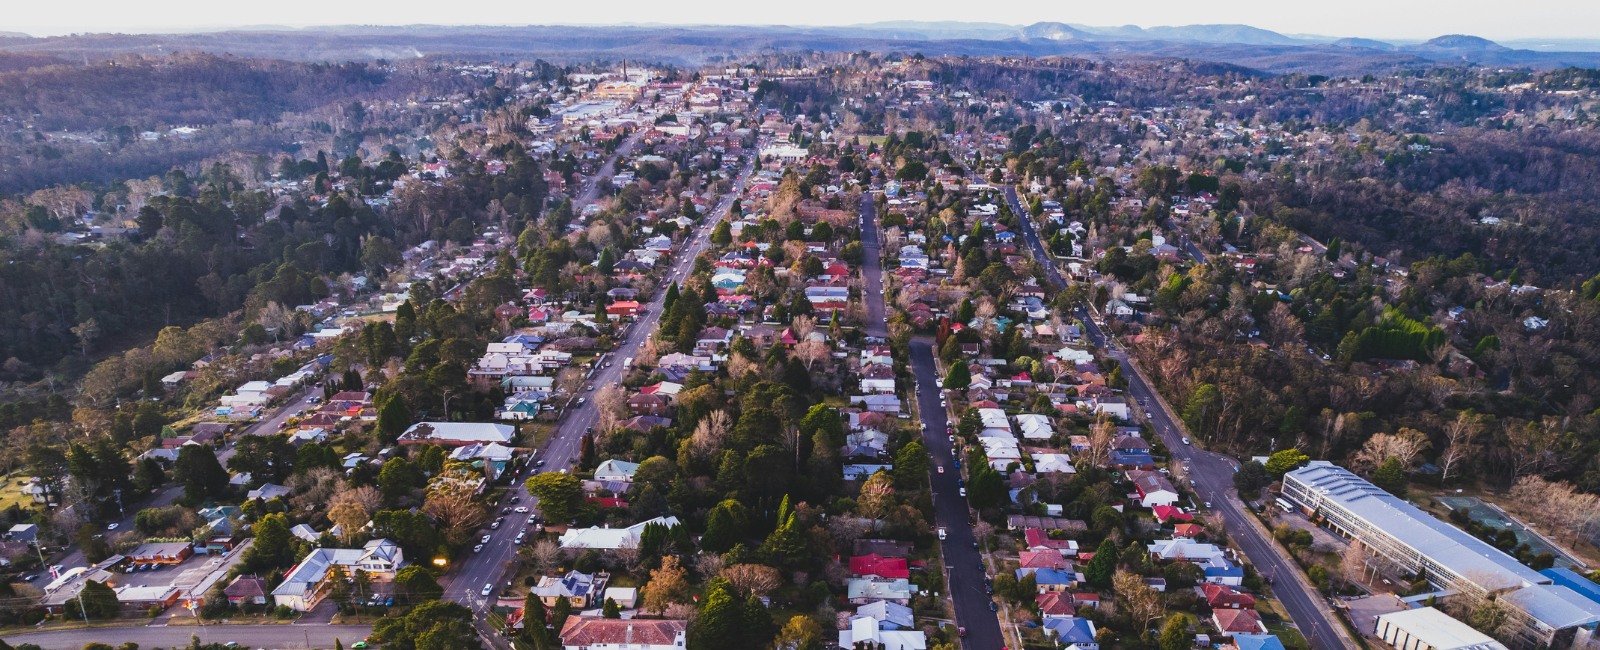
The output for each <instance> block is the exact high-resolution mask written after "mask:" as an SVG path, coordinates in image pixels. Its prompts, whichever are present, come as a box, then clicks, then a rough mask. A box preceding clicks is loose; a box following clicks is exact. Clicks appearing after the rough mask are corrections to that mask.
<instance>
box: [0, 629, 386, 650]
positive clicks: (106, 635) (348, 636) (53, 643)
mask: <svg viewBox="0 0 1600 650" xmlns="http://www.w3.org/2000/svg"><path fill="white" fill-rule="evenodd" d="M371 634H372V626H371V625H206V626H190V625H182V626H166V627H98V628H79V629H72V630H49V631H45V632H26V633H22V634H11V635H7V636H6V638H5V641H6V643H9V644H11V645H18V644H22V643H32V644H34V645H37V646H39V647H41V648H46V649H48V650H78V648H82V647H83V646H84V645H85V644H87V643H90V642H95V641H98V642H100V643H108V644H111V645H119V644H123V643H128V642H130V641H131V642H133V643H137V644H139V647H141V648H152V647H158V646H159V647H167V648H179V647H188V646H189V640H190V637H191V636H198V637H200V642H201V643H227V642H229V641H237V642H239V644H240V647H241V648H253V647H266V648H324V649H326V648H332V647H333V641H334V639H338V640H340V641H342V642H343V643H344V647H346V648H348V647H350V646H351V645H352V644H354V643H355V642H356V641H360V640H362V639H365V638H367V636H369V635H371Z"/></svg>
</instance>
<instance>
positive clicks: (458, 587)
mask: <svg viewBox="0 0 1600 650" xmlns="http://www.w3.org/2000/svg"><path fill="white" fill-rule="evenodd" d="M753 166H754V161H753V160H752V161H751V162H750V163H748V164H746V166H745V168H744V170H743V171H742V172H741V173H740V174H739V178H738V179H737V180H736V181H734V185H733V191H732V193H730V194H727V195H724V196H723V198H722V201H721V202H719V203H718V204H717V206H716V207H715V209H714V210H712V212H711V216H710V217H709V218H707V219H706V221H705V223H704V224H703V226H702V227H701V228H700V229H698V230H697V231H695V233H694V235H693V236H692V238H691V239H689V240H687V241H686V242H685V243H684V244H683V246H684V249H683V250H682V251H680V252H679V254H678V255H677V256H676V257H675V258H674V259H675V261H674V263H673V267H672V273H671V274H670V276H669V277H671V278H672V279H675V280H682V279H683V278H684V277H687V275H688V273H689V271H690V270H692V269H693V268H694V259H695V257H696V256H698V255H699V254H700V253H702V252H704V251H705V249H706V246H707V245H709V243H710V234H711V230H712V228H713V227H715V225H716V223H717V222H718V221H721V220H722V219H723V217H725V216H726V215H727V213H728V209H729V208H730V207H731V206H732V205H733V200H734V199H735V198H736V197H738V196H739V194H740V192H742V191H743V190H744V186H745V183H746V182H747V181H748V180H749V178H750V172H751V171H752V169H753ZM665 299H666V292H665V291H658V292H657V294H656V297H655V298H654V299H652V300H651V301H650V304H649V305H648V307H646V308H645V311H644V312H642V315H641V316H640V317H639V320H638V322H636V323H635V324H633V325H632V326H631V327H630V328H629V329H628V335H627V337H626V339H625V340H624V341H623V342H622V343H621V344H620V345H619V346H618V347H617V349H616V351H615V352H612V353H611V354H610V355H608V356H607V363H608V364H609V366H607V365H602V366H601V367H599V368H597V369H595V371H594V374H593V376H592V377H590V378H589V380H588V381H587V382H585V386H586V387H588V386H593V387H596V388H599V387H602V386H606V385H609V384H611V383H614V382H618V381H621V380H622V375H623V369H622V360H623V359H628V358H631V357H632V356H633V355H634V353H636V352H637V351H638V349H639V348H640V347H642V346H643V345H644V342H645V340H646V339H648V338H649V336H651V335H652V334H653V333H654V332H655V330H656V325H657V323H658V321H659V320H660V318H661V312H662V303H663V302H664V301H665ZM585 393H586V394H585V395H584V402H583V403H582V404H578V405H577V406H576V407H575V408H572V409H571V410H568V411H567V412H566V413H565V419H563V420H562V421H561V423H560V424H559V425H557V429H556V432H555V434H554V435H552V436H551V437H550V440H549V441H548V442H547V443H545V446H544V449H543V450H541V451H539V452H538V453H537V455H536V458H537V459H538V460H542V461H544V463H545V466H544V467H536V468H532V469H531V470H529V471H528V472H527V473H525V474H522V475H520V476H518V477H517V480H514V481H513V482H512V485H511V488H510V489H509V491H508V494H509V495H511V496H515V497H517V498H518V499H519V501H518V503H517V504H515V506H527V507H529V508H533V507H535V506H536V505H537V503H538V501H537V499H535V498H534V497H533V496H532V495H530V494H529V493H528V490H527V487H526V485H525V484H524V480H525V479H526V478H528V477H531V476H532V475H533V473H536V472H537V471H551V472H554V471H560V470H561V469H564V468H567V467H570V466H571V464H572V462H573V461H574V460H575V459H576V458H577V457H578V452H579V450H580V445H581V444H582V439H583V435H584V433H586V432H587V431H589V429H590V428H591V427H593V426H594V424H595V422H596V421H598V420H599V418H600V411H599V408H598V407H597V406H596V405H595V403H594V402H593V401H591V400H589V399H587V398H588V397H589V396H590V394H588V393H587V391H585ZM515 506H513V505H512V504H510V503H509V502H505V501H503V502H502V504H501V506H500V507H502V508H505V507H515ZM526 522H527V515H521V514H518V513H512V514H510V515H506V524H505V525H502V526H501V528H500V530H496V531H489V532H488V535H489V541H488V543H486V544H485V545H484V547H483V550H482V551H480V552H476V553H474V552H471V551H468V552H467V554H466V556H465V557H464V558H457V563H458V567H457V568H456V570H455V571H454V572H453V573H452V575H450V576H447V580H448V585H447V586H446V587H445V595H444V597H445V600H452V601H455V602H458V603H461V604H463V605H466V606H468V607H470V608H472V609H473V610H474V611H478V612H479V613H480V614H481V613H484V612H485V611H486V608H485V605H486V601H487V599H486V598H485V597H484V596H483V588H484V586H485V585H499V586H505V572H506V570H507V569H508V568H509V566H510V563H511V561H512V560H513V559H515V556H516V552H517V548H518V547H517V545H516V544H515V541H514V540H515V538H516V536H517V533H518V532H519V531H521V530H522V529H523V528H524V527H525V526H526ZM556 523H560V522H556ZM495 591H497V590H495V589H491V593H494V592H495ZM479 627H480V632H485V636H487V637H489V638H493V637H492V636H490V635H489V634H488V633H487V631H486V630H487V628H486V627H484V626H483V624H482V619H481V618H480V619H479Z"/></svg>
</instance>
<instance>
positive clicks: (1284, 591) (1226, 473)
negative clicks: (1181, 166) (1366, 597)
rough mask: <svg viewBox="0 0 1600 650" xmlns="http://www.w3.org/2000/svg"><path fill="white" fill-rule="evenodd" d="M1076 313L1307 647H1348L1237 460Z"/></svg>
mask: <svg viewBox="0 0 1600 650" xmlns="http://www.w3.org/2000/svg"><path fill="white" fill-rule="evenodd" d="M1005 194H1006V199H1007V200H1008V201H1009V202H1010V203H1011V209H1012V211H1014V212H1016V213H1017V214H1018V215H1021V216H1022V218H1021V219H1020V220H1019V221H1021V223H1022V235H1023V238H1024V239H1026V240H1027V243H1028V246H1029V247H1030V248H1031V249H1032V250H1033V252H1034V256H1035V259H1038V260H1041V262H1042V263H1044V268H1045V270H1046V273H1047V274H1048V275H1049V278H1050V281H1051V282H1053V283H1055V284H1056V286H1058V287H1059V286H1066V285H1065V283H1064V282H1063V281H1062V280H1061V276H1060V274H1058V273H1057V272H1056V269H1055V265H1054V264H1051V263H1046V262H1045V261H1047V260H1049V259H1050V257H1049V256H1047V255H1046V254H1045V250H1044V246H1043V245H1042V244H1041V243H1040V241H1039V235H1038V232H1037V230H1035V228H1034V224H1033V219H1031V218H1030V217H1029V216H1028V212H1027V211H1025V210H1024V209H1023V207H1022V202H1021V201H1019V200H1018V198H1017V192H1016V188H1015V187H1012V186H1006V188H1005ZM1182 246H1183V247H1184V248H1185V249H1186V250H1187V252H1188V253H1189V255H1190V256H1191V257H1193V258H1194V259H1195V261H1197V262H1200V263H1204V262H1205V255H1204V254H1203V253H1201V251H1200V250H1199V249H1198V248H1197V247H1195V245H1194V244H1193V243H1192V242H1190V241H1188V239H1187V238H1185V239H1184V240H1183V242H1182ZM1076 316H1077V318H1078V320H1079V321H1082V322H1083V324H1084V327H1085V329H1086V335H1087V336H1088V338H1089V341H1090V342H1091V343H1093V344H1094V345H1096V346H1099V347H1101V348H1103V349H1105V350H1106V352H1107V354H1108V355H1109V356H1110V357H1112V358H1114V359H1116V360H1117V363H1118V364H1120V365H1121V366H1122V376H1123V377H1125V378H1127V380H1128V389H1127V391H1126V396H1127V397H1129V398H1133V399H1136V400H1138V403H1140V404H1143V409H1144V410H1145V411H1146V412H1148V413H1149V416H1148V419H1149V420H1150V422H1151V424H1152V425H1153V426H1154V427H1155V429H1156V431H1157V432H1158V435H1160V436H1161V440H1162V442H1163V443H1165V444H1166V446H1167V449H1169V450H1170V451H1171V453H1172V456H1173V460H1174V461H1177V462H1179V463H1181V467H1187V468H1188V469H1187V470H1177V471H1175V473H1182V474H1183V475H1185V476H1187V478H1189V479H1191V480H1192V481H1193V483H1192V485H1191V486H1190V489H1191V490H1193V491H1194V492H1195V494H1196V495H1198V497H1199V499H1200V501H1201V504H1198V505H1202V506H1205V507H1206V509H1207V510H1209V511H1210V514H1211V515H1212V516H1213V517H1216V516H1220V517H1221V518H1222V521H1223V526H1224V528H1225V529H1226V530H1227V532H1228V538H1229V539H1231V540H1233V541H1234V542H1235V543H1237V544H1238V545H1239V548H1240V549H1242V550H1243V551H1244V554H1245V556H1247V557H1248V558H1250V562H1251V563H1252V564H1254V565H1255V567H1256V570H1257V571H1258V572H1259V573H1261V575H1263V576H1266V577H1268V578H1269V579H1271V580H1272V587H1273V594H1274V595H1275V596H1277V597H1278V599H1279V601H1281V602H1282V603H1283V605H1284V608H1285V609H1286V610H1288V612H1289V616H1290V618H1292V619H1293V620H1294V623H1295V624H1296V625H1297V626H1298V627H1299V628H1300V632H1301V634H1302V635H1304V636H1305V637H1306V641H1307V642H1308V643H1310V645H1311V648H1312V650H1344V649H1345V648H1353V647H1354V642H1353V641H1350V640H1349V639H1348V637H1347V636H1346V635H1345V632H1344V628H1343V627H1342V626H1341V625H1340V624H1339V623H1338V622H1337V621H1334V620H1333V619H1332V618H1331V617H1332V615H1333V613H1332V610H1331V609H1330V608H1329V606H1328V603H1327V601H1326V600H1325V599H1324V598H1323V597H1322V595H1321V594H1320V593H1317V592H1316V590H1315V589H1313V588H1312V587H1311V585H1310V584H1309V583H1306V582H1304V581H1303V579H1302V576H1301V574H1300V573H1299V567H1296V566H1294V565H1292V564H1290V563H1289V561H1288V560H1286V559H1285V558H1284V557H1283V556H1282V555H1280V554H1279V553H1278V551H1277V548H1276V547H1275V546H1274V542H1273V541H1272V539H1270V538H1269V537H1268V536H1267V535H1266V533H1265V532H1264V529H1263V528H1261V527H1258V526H1254V525H1252V524H1251V523H1250V521H1249V520H1248V519H1246V517H1250V516H1252V515H1250V514H1249V513H1247V512H1246V511H1245V506H1244V503H1243V502H1242V501H1240V500H1239V498H1238V493H1237V492H1236V491H1235V490H1234V489H1233V473H1234V471H1236V468H1237V467H1238V466H1239V461H1237V460H1234V459H1233V458H1230V457H1228V456H1225V455H1222V454H1218V453H1213V452H1208V451H1204V450H1201V449H1199V448H1198V447H1195V446H1193V445H1189V444H1184V442H1183V433H1182V431H1183V430H1182V429H1180V428H1178V426H1177V422H1178V418H1177V415H1176V414H1174V413H1173V412H1172V410H1171V409H1170V408H1169V405H1168V404H1167V403H1166V402H1165V401H1164V400H1161V399H1160V398H1159V396H1158V395H1157V394H1156V392H1155V391H1154V390H1153V389H1152V388H1151V387H1150V386H1149V384H1147V383H1146V382H1145V380H1144V377H1143V376H1142V375H1141V374H1140V373H1138V372H1137V371H1136V370H1135V369H1134V368H1133V366H1132V364H1131V363H1130V362H1129V360H1128V355H1127V353H1126V352H1124V351H1122V350H1121V349H1120V348H1119V347H1117V345H1116V343H1115V342H1114V341H1108V340H1107V337H1106V335H1105V332H1103V331H1102V330H1101V329H1100V327H1099V326H1098V325H1097V324H1096V323H1095V321H1094V319H1093V318H1092V317H1091V316H1090V314H1089V312H1088V310H1087V309H1085V308H1084V307H1083V306H1082V305H1079V306H1078V307H1077V310H1076ZM1132 407H1133V405H1130V408H1132ZM1205 504H1210V505H1209V506H1206V505H1205Z"/></svg>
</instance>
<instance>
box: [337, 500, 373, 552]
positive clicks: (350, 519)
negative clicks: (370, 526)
mask: <svg viewBox="0 0 1600 650" xmlns="http://www.w3.org/2000/svg"><path fill="white" fill-rule="evenodd" d="M328 520H329V521H332V522H333V523H336V524H338V525H339V541H341V542H344V543H346V544H349V543H350V541H351V540H353V539H355V538H356V536H357V535H359V534H361V527H362V526H365V525H367V521H369V518H368V517H367V509H366V508H363V507H361V504H359V503H350V502H345V503H337V504H334V505H333V507H331V508H328Z"/></svg>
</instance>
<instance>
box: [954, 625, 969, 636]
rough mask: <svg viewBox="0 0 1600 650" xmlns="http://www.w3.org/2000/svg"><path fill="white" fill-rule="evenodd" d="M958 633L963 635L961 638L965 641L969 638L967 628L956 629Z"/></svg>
mask: <svg viewBox="0 0 1600 650" xmlns="http://www.w3.org/2000/svg"><path fill="white" fill-rule="evenodd" d="M956 632H957V633H959V634H960V635H961V638H963V639H965V638H967V628H964V627H958V628H956Z"/></svg>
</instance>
